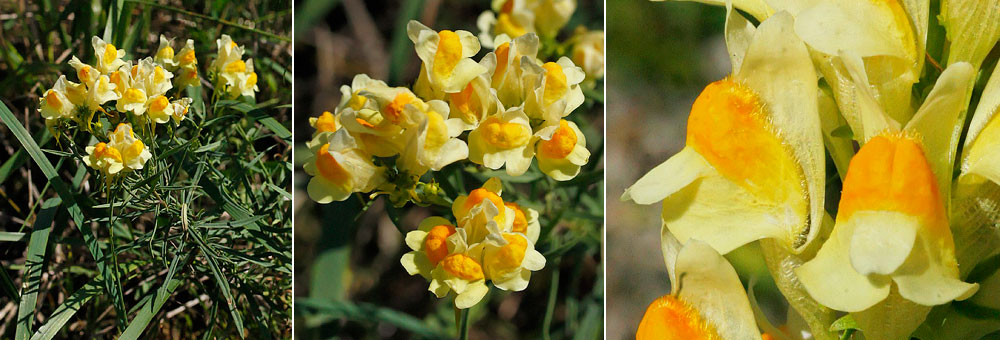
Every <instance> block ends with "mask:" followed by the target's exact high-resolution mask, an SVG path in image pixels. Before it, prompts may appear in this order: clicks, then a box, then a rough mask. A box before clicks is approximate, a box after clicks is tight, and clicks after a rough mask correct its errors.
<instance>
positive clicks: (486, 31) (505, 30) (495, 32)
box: [476, 0, 538, 48]
mask: <svg viewBox="0 0 1000 340" xmlns="http://www.w3.org/2000/svg"><path fill="white" fill-rule="evenodd" d="M537 3H538V1H537V0H494V1H493V11H485V12H483V13H482V14H480V15H479V18H477V19H476V27H478V28H479V40H480V41H482V42H483V46H485V47H487V48H494V47H497V46H500V44H501V43H502V42H499V41H497V39H496V38H495V37H499V36H501V35H504V36H507V37H510V38H517V37H520V36H523V35H525V34H532V33H535V13H534V8H535V6H536V5H537ZM494 12H496V13H494Z"/></svg>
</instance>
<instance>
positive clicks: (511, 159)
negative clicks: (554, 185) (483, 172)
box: [469, 107, 535, 176]
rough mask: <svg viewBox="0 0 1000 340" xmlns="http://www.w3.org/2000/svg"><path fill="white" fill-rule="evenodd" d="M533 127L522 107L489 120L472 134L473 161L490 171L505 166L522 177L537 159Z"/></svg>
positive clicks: (471, 157)
mask: <svg viewBox="0 0 1000 340" xmlns="http://www.w3.org/2000/svg"><path fill="white" fill-rule="evenodd" d="M534 140H535V138H534V137H533V136H532V131H531V125H530V123H529V121H528V116H527V115H525V114H524V110H522V109H521V107H513V108H510V109H508V110H507V111H506V112H504V113H502V114H497V115H494V116H490V117H487V118H486V119H485V120H483V121H482V122H481V123H480V124H479V127H477V128H476V129H474V130H472V132H470V133H469V160H470V161H472V162H473V163H476V164H481V165H484V166H486V167H487V168H490V169H494V170H496V169H500V168H501V167H505V168H506V171H507V174H510V175H511V176H520V175H521V174H524V172H525V171H527V170H528V167H529V166H530V165H531V159H532V158H533V157H534V156H535V150H534V147H532V144H533V142H534Z"/></svg>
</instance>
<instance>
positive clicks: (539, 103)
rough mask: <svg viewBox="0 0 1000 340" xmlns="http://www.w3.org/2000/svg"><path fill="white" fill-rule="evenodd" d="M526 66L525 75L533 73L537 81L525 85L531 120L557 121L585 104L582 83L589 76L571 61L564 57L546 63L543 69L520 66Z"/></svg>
mask: <svg viewBox="0 0 1000 340" xmlns="http://www.w3.org/2000/svg"><path fill="white" fill-rule="evenodd" d="M526 66H527V67H528V68H527V69H526V70H525V72H530V73H534V74H535V75H534V76H532V78H533V79H536V81H537V82H536V83H534V84H531V85H528V84H524V85H526V88H525V89H526V90H527V95H526V98H525V104H524V112H525V113H526V114H527V115H528V117H530V118H532V119H542V120H545V121H548V122H558V121H559V120H560V119H562V118H563V117H566V116H568V115H569V114H570V113H571V112H573V110H576V108H578V107H580V105H581V104H583V100H584V97H583V90H582V89H581V88H580V83H581V82H583V79H584V78H585V77H586V76H587V75H586V74H585V73H583V70H582V69H580V68H579V67H577V66H576V65H573V61H572V60H570V59H569V58H566V57H562V58H559V61H558V62H547V63H545V64H542V65H541V67H538V66H537V65H534V64H525V63H522V64H521V67H526ZM529 84H530V83H529Z"/></svg>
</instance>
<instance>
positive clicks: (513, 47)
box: [481, 33, 540, 107]
mask: <svg viewBox="0 0 1000 340" xmlns="http://www.w3.org/2000/svg"><path fill="white" fill-rule="evenodd" d="M496 43H497V47H496V50H495V51H493V52H490V53H487V54H486V56H485V57H483V59H482V61H481V63H482V64H483V66H485V67H486V69H487V71H488V72H489V74H490V85H491V86H492V87H493V88H494V89H496V91H497V98H499V99H500V101H501V102H502V103H504V104H506V105H507V107H514V106H520V105H521V104H523V103H524V100H525V98H526V92H527V91H529V89H530V88H531V86H534V85H535V83H536V81H535V80H536V79H537V78H538V77H540V74H539V73H537V72H529V71H531V70H535V69H537V67H536V68H530V67H528V66H525V67H522V66H521V65H522V64H524V65H528V64H532V65H533V64H535V63H537V62H536V61H535V56H536V55H537V54H538V48H539V43H538V36H537V35H535V34H534V33H529V34H525V35H522V36H520V37H517V38H515V39H514V40H510V38H508V37H507V36H506V35H500V36H498V37H497V38H496Z"/></svg>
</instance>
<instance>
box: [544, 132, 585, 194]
mask: <svg viewBox="0 0 1000 340" xmlns="http://www.w3.org/2000/svg"><path fill="white" fill-rule="evenodd" d="M535 135H536V136H538V138H539V140H538V142H536V144H535V157H536V158H538V168H539V169H541V170H542V172H543V173H545V174H546V175H548V176H549V177H552V179H555V180H557V181H568V180H570V179H573V177H576V175H577V174H579V173H580V167H581V166H583V165H584V164H587V161H588V160H589V159H590V151H589V150H587V140H586V138H585V137H584V136H583V132H581V131H580V128H579V127H577V126H576V123H574V122H571V121H567V120H565V119H562V120H559V123H558V124H553V125H550V126H547V127H544V128H542V129H540V130H539V131H538V132H536V133H535Z"/></svg>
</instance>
